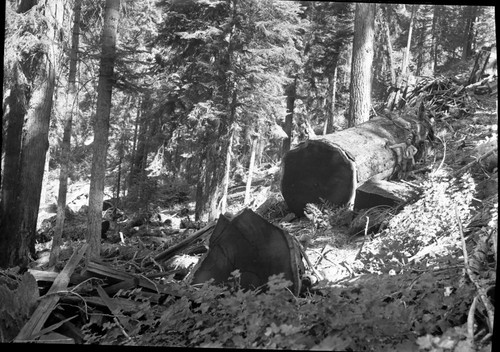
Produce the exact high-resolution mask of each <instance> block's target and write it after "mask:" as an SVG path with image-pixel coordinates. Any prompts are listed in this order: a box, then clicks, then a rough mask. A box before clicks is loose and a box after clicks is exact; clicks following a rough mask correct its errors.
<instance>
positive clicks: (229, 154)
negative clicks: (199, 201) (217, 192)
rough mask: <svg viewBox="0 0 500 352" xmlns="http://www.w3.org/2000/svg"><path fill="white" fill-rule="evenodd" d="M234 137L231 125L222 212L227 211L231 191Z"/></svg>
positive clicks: (223, 184) (223, 186)
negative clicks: (228, 195)
mask: <svg viewBox="0 0 500 352" xmlns="http://www.w3.org/2000/svg"><path fill="white" fill-rule="evenodd" d="M233 138H234V128H233V127H231V134H230V136H229V146H228V148H227V153H226V171H225V172H224V182H223V183H222V189H223V191H222V199H221V207H220V208H221V213H222V214H225V213H226V208H227V194H228V191H229V181H230V171H231V155H232V150H231V149H232V146H233Z"/></svg>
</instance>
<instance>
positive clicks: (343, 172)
mask: <svg viewBox="0 0 500 352" xmlns="http://www.w3.org/2000/svg"><path fill="white" fill-rule="evenodd" d="M283 168H284V169H283V176H282V179H281V192H282V194H283V198H284V199H285V201H286V203H287V205H288V207H289V209H290V210H291V211H292V212H294V213H295V214H296V215H297V216H303V215H304V207H305V205H306V204H307V203H320V198H322V199H324V200H326V201H328V202H330V203H332V204H337V205H344V204H346V203H348V202H350V201H352V199H353V197H354V194H355V189H356V184H355V183H356V182H355V179H356V178H355V172H356V171H355V166H354V163H353V161H351V160H349V158H348V157H347V156H346V155H345V153H344V152H343V151H342V150H341V149H339V148H336V147H334V146H332V145H328V144H325V143H321V142H319V141H316V140H309V141H307V142H305V143H304V144H303V145H301V146H299V147H297V148H296V149H294V150H291V151H290V152H288V153H287V155H286V156H285V158H284V160H283Z"/></svg>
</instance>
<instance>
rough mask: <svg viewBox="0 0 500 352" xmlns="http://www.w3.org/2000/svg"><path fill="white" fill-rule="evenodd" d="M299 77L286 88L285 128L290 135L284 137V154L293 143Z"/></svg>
mask: <svg viewBox="0 0 500 352" xmlns="http://www.w3.org/2000/svg"><path fill="white" fill-rule="evenodd" d="M296 85H297V79H296V78H295V80H294V81H293V83H291V84H290V85H289V86H288V87H286V89H285V94H286V117H285V126H284V128H283V130H284V131H285V133H286V134H287V135H288V137H287V138H285V139H283V146H282V155H285V153H286V152H288V151H289V150H290V146H291V144H292V130H293V110H294V109H295V93H296Z"/></svg>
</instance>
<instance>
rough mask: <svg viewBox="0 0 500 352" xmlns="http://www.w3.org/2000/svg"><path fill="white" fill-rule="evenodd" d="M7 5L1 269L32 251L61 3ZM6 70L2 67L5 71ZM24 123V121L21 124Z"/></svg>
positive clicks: (21, 262)
mask: <svg viewBox="0 0 500 352" xmlns="http://www.w3.org/2000/svg"><path fill="white" fill-rule="evenodd" d="M35 5H36V2H33V1H26V0H23V1H20V2H19V6H18V8H17V10H16V11H15V12H14V11H13V10H12V8H11V6H12V2H9V3H7V4H6V5H5V6H6V10H7V11H9V12H10V13H9V16H7V17H6V18H8V19H9V20H8V21H7V26H6V45H5V48H6V49H5V57H6V60H5V61H6V64H7V65H8V66H9V65H10V67H12V68H13V70H12V72H13V73H14V74H13V77H12V80H13V89H12V90H11V94H10V96H9V98H8V101H9V111H8V112H7V114H6V117H7V130H6V145H5V146H6V149H5V162H4V168H5V171H4V179H3V184H2V192H3V194H2V204H1V206H0V208H1V220H0V267H11V266H16V265H21V266H26V265H27V263H28V258H29V255H30V254H32V255H34V253H35V235H36V223H37V218H38V208H39V205H40V194H41V189H42V180H43V172H44V166H45V157H46V152H47V149H48V146H49V141H48V133H49V122H50V115H51V110H52V102H53V94H54V87H55V79H56V72H57V70H58V47H57V45H58V40H59V35H58V33H59V29H60V27H61V24H62V22H63V14H64V11H63V5H62V3H61V2H60V1H48V2H46V3H43V4H41V5H36V6H35ZM4 72H5V70H4ZM23 121H24V125H23Z"/></svg>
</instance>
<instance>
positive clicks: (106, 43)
mask: <svg viewBox="0 0 500 352" xmlns="http://www.w3.org/2000/svg"><path fill="white" fill-rule="evenodd" d="M119 15H120V0H106V10H105V18H104V27H103V31H102V56H101V67H100V72H99V83H98V87H97V107H96V121H95V125H94V143H93V147H94V150H93V158H92V169H91V179H90V191H89V212H88V232H87V243H88V244H89V249H88V251H87V253H88V255H87V261H88V260H91V259H97V258H99V256H100V250H101V246H100V239H101V223H102V201H103V198H104V179H105V176H106V155H107V150H108V134H109V114H110V111H111V91H112V87H113V70H114V62H115V51H116V33H117V28H118V19H119Z"/></svg>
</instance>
